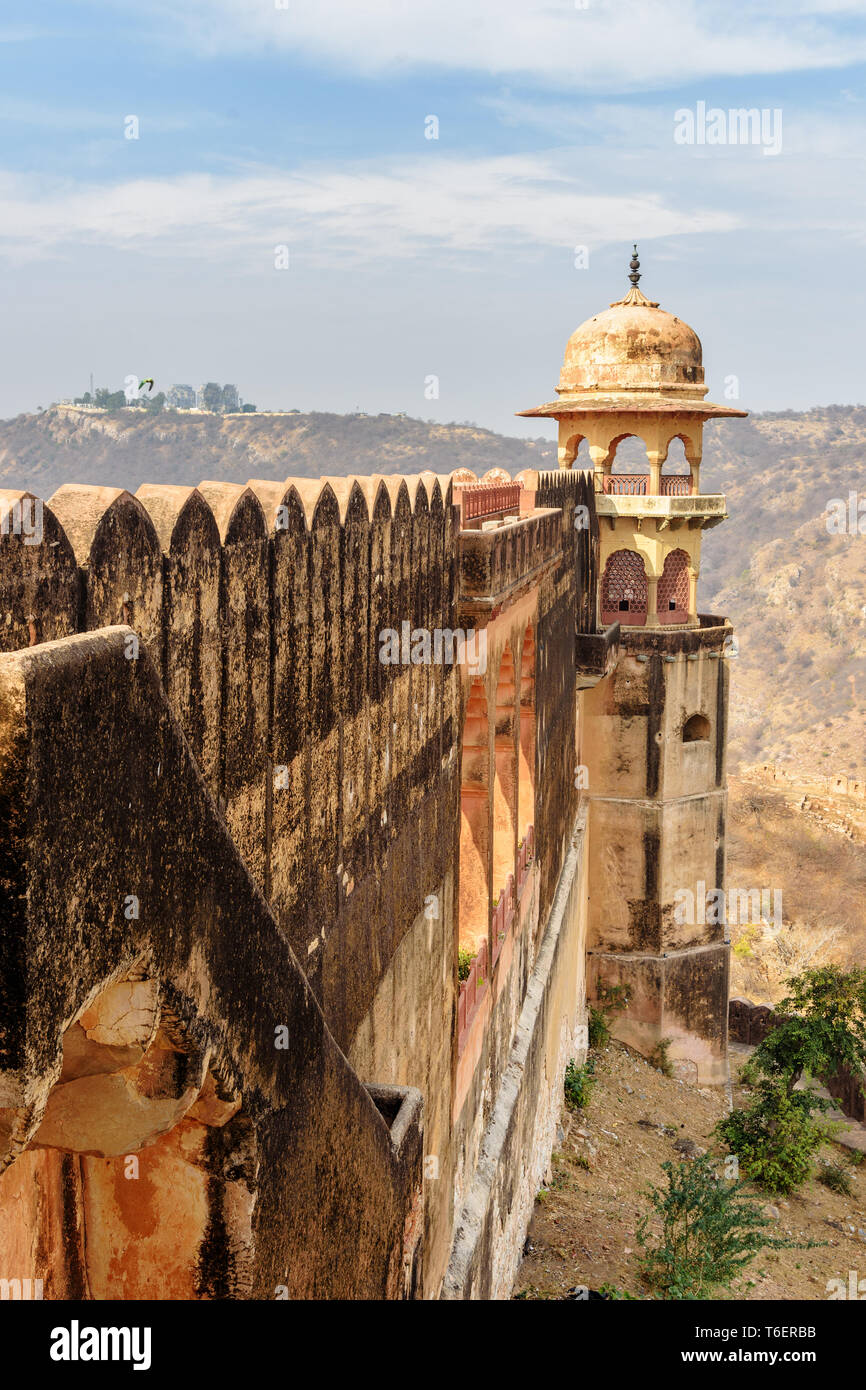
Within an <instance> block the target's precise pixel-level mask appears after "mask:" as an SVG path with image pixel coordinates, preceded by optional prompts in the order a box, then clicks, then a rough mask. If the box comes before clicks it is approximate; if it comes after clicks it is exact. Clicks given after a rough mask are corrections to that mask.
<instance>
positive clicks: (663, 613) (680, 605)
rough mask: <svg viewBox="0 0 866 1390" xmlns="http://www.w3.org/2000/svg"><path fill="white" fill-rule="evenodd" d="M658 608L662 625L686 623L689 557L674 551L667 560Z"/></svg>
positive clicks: (660, 583)
mask: <svg viewBox="0 0 866 1390" xmlns="http://www.w3.org/2000/svg"><path fill="white" fill-rule="evenodd" d="M656 608H657V612H658V618H659V622H660V623H684V622H687V621H688V616H689V557H688V555H687V554H686V552H685V551H684V550H672V551H671V552H670V554H669V555H668V556H667V557H666V558H665V567H664V569H663V570H662V575H661V579H660V580H659V587H658V597H657V600H656Z"/></svg>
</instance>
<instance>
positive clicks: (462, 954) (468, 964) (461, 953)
mask: <svg viewBox="0 0 866 1390" xmlns="http://www.w3.org/2000/svg"><path fill="white" fill-rule="evenodd" d="M477 955H478V952H477V951H467V950H466V948H465V947H464V946H461V947H460V948H459V950H458V952H457V978H458V980H460V982H461V983H462V982H463V981H464V980H468V979H469V971H470V970H471V969H472V962H473V961H474V959H475V957H476V956H477ZM452 978H453V977H452Z"/></svg>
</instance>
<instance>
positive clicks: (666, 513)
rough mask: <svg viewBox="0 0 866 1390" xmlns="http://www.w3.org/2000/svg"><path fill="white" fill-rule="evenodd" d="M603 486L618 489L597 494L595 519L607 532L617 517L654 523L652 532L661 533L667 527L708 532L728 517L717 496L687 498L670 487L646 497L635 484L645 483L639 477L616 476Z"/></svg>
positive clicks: (664, 481) (667, 480) (672, 481)
mask: <svg viewBox="0 0 866 1390" xmlns="http://www.w3.org/2000/svg"><path fill="white" fill-rule="evenodd" d="M661 481H662V485H663V489H664V485H665V484H668V485H670V484H680V483H681V479H679V478H662V480H661ZM605 483H606V484H607V483H613V484H615V485H617V484H618V485H620V486H621V487H622V490H621V491H620V490H619V487H617V490H616V491H608V490H607V488H605V491H604V492H597V493H596V495H595V507H596V511H597V513H598V516H599V519H601V518H602V517H604V518H605V519H606V520H607V523H608V525H609V526H610V528H611V530H613V528H614V526H615V525H616V520H617V517H630V518H633V519H634V520H636V521H637V522H638V523H639V524H640V523H641V522H642V521H644V520H654V521H655V522H656V529H657V530H659V531H665V530H667V529H668V527H670V529H671V530H672V531H676V530H678V529H679V527H681V526H683V525H688V526H689V527H690V528H691V529H693V530H695V529H697V528H701V529H702V530H705V531H706V530H709V529H710V527H712V526H718V524H719V522H721V521H724V520H725V519H726V517H727V515H728V510H727V505H726V502H725V499H724V497H723V496H722V495H721V493H705V494H703V495H701V494H696V495H689V494H688V493H685V492H683V491H682V489H681V487H677V488H674V487H670V486H668V487H667V489H664V490H663V492H662V493H661V494H660V495H659V494H649V493H648V492H647V491H646V489H645V488H641V487H640V486H639V484H641V483H648V479H647V478H646V477H644V476H643V475H636V476H635V475H624V476H623V475H617V474H614V475H612V476H610V477H608V478H606V479H605Z"/></svg>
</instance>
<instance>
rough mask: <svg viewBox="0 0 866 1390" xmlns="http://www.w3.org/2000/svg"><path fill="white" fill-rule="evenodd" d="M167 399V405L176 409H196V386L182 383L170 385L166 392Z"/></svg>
mask: <svg viewBox="0 0 866 1390" xmlns="http://www.w3.org/2000/svg"><path fill="white" fill-rule="evenodd" d="M165 400H166V405H168V406H173V407H174V409H175V410H194V409H195V405H196V393H195V387H194V386H184V385H182V384H176V385H174V386H169V388H168V390H167V391H166V393H165Z"/></svg>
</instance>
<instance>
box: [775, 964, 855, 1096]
mask: <svg viewBox="0 0 866 1390" xmlns="http://www.w3.org/2000/svg"><path fill="white" fill-rule="evenodd" d="M787 983H788V987H789V989H790V994H788V996H787V997H786V998H785V999H783V1000H782V1002H781V1004H779V1006H778V1009H777V1012H778V1013H779V1014H782V1015H785V1017H783V1019H782V1022H781V1023H779V1024H778V1025H777V1026H776V1027H775V1028H773V1029H772V1031H771V1032H769V1033H768V1034H767V1036H766V1037H765V1038H764V1041H763V1042H762V1043H761V1044H760V1046H759V1047H758V1048H756V1050H755V1053H754V1055H753V1057H752V1065H753V1067H754V1068H755V1070H757V1071H759V1072H764V1073H765V1074H766V1075H767V1076H772V1077H777V1078H779V1079H781V1080H782V1081H783V1082H784V1084H785V1087H786V1088H787V1090H788V1092H789V1094H790V1093H791V1092H792V1091H793V1090H794V1087H795V1086H796V1084H797V1082H798V1081H799V1080H800V1078H801V1076H802V1075H803V1074H804V1072H808V1073H809V1075H810V1076H832V1075H833V1074H834V1073H835V1072H837V1071H839V1070H840V1068H842V1067H847V1068H849V1069H850V1070H851V1071H852V1072H854V1073H855V1075H856V1074H857V1073H859V1072H861V1071H862V1070H863V1068H864V1066H866V969H855V970H843V969H842V968H841V967H840V966H838V965H823V966H818V967H816V968H813V969H811V970H804V971H803V972H802V974H800V975H796V976H794V977H793V978H792V979H790V980H788V981H787Z"/></svg>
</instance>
